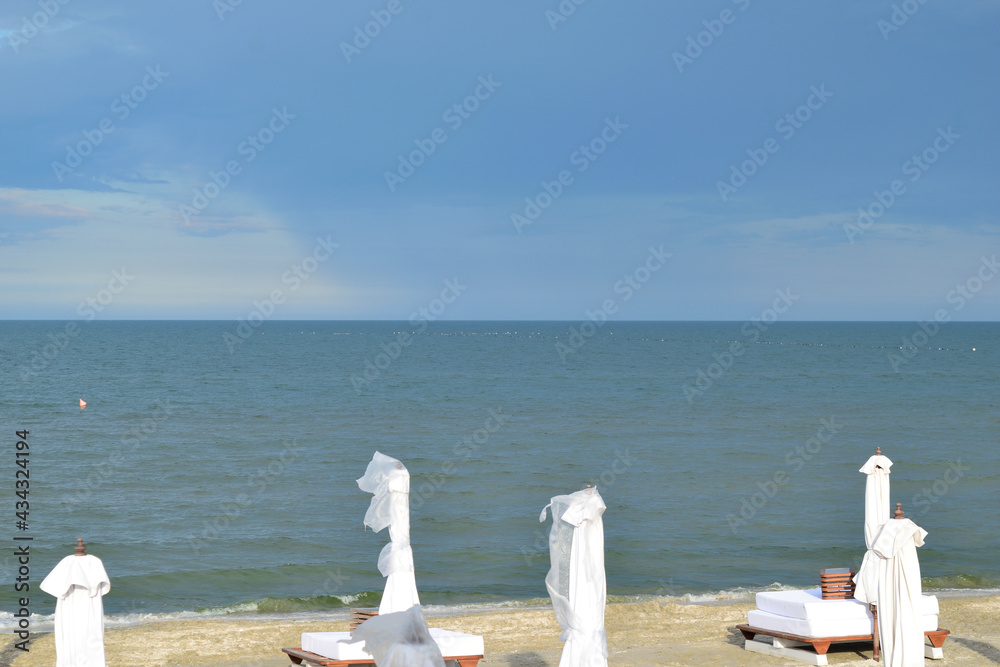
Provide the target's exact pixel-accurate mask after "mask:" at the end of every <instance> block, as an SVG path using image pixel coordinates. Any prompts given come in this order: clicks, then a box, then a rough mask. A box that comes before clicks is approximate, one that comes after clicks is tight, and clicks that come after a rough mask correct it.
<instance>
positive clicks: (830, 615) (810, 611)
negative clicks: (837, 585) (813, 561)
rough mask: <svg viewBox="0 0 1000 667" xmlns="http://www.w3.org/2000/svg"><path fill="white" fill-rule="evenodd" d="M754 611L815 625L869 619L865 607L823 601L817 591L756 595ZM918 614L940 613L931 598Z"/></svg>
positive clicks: (925, 598)
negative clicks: (806, 620)
mask: <svg viewBox="0 0 1000 667" xmlns="http://www.w3.org/2000/svg"><path fill="white" fill-rule="evenodd" d="M757 609H759V610H761V611H766V612H769V613H772V614H777V615H778V616H787V617H789V618H798V619H808V620H815V621H823V620H837V619H856V620H858V619H862V618H867V619H870V618H871V613H870V612H869V611H868V605H867V604H865V603H864V602H861V601H860V600H854V599H850V600H824V599H823V597H822V594H821V591H820V589H818V588H810V589H808V590H804V591H769V592H766V593H757ZM920 611H921V612H922V613H923V614H924V615H937V614H938V613H940V611H939V608H938V600H937V597H936V596H934V595H925V596H923V600H922V601H921V609H920Z"/></svg>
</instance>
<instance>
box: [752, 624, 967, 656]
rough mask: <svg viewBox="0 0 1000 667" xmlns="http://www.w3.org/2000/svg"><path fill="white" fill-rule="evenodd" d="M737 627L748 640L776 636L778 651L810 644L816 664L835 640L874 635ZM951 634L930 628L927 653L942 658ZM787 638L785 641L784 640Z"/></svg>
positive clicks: (867, 639)
mask: <svg viewBox="0 0 1000 667" xmlns="http://www.w3.org/2000/svg"><path fill="white" fill-rule="evenodd" d="M736 628H737V629H738V630H739V631H740V632H742V633H743V637H744V639H746V640H747V642H748V643H749V642H751V641H752V640H753V638H754V636H755V635H766V636H768V637H774V638H775V640H776V641H775V649H777V650H778V651H780V650H783V649H792V647H791V646H788V645H787V643H786V641H787V642H798V643H801V644H808V645H810V646H812V647H813V648H814V649H815V650H816V657H817V661H815V662H813V664H815V665H825V664H827V662H826V652H827V651H828V650H829V649H830V644H832V643H834V642H873V641H874V635H871V634H867V635H855V636H851V637H821V638H817V637H803V636H802V635H793V634H790V633H787V632H778V631H777V630H764V629H763V628H755V627H753V626H751V625H747V624H746V623H741V624H739V625H737V626H736ZM949 634H951V632H950V631H949V630H945V629H944V628H939V629H937V630H928V631H927V632H925V633H924V635H925V636H926V637H927V638H928V639H930V641H931V645H930V646H926V647H925V655H926V656H927V657H929V658H934V659H938V660H940V659H941V657H942V656H941V654H940V651H941V647H942V646H944V640H945V639H947V638H948V635H949ZM783 640H785V641H783ZM798 653H805V652H804V651H798ZM785 657H789V658H795V657H796V656H795V655H792V654H789V655H785Z"/></svg>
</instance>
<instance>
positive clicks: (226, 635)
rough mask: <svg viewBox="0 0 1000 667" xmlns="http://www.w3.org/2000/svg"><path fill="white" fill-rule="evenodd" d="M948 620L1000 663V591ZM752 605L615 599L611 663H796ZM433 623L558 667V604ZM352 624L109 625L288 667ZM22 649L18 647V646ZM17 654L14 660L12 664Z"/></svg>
mask: <svg viewBox="0 0 1000 667" xmlns="http://www.w3.org/2000/svg"><path fill="white" fill-rule="evenodd" d="M940 603H941V617H940V618H941V626H942V627H944V628H947V629H949V630H951V632H952V634H951V636H950V637H949V638H948V640H947V641H946V642H945V645H944V655H945V659H944V660H942V661H928V664H929V665H942V666H944V665H996V664H998V663H1000V622H998V619H1000V596H970V597H944V596H942V597H941V599H940ZM752 608H753V604H752V603H751V602H749V601H748V602H735V603H733V602H730V603H714V604H713V603H710V604H677V603H675V602H667V601H663V602H660V601H650V602H643V603H636V604H611V605H609V606H608V609H607V622H606V625H607V633H608V652H609V656H608V663H609V665H619V666H622V667H625V666H629V667H631V666H636V667H638V666H640V665H643V666H645V665H750V666H755V665H761V666H763V665H792V664H796V663H794V662H791V661H788V660H782V659H778V658H772V657H766V656H761V655H757V654H754V653H749V652H747V651H745V650H743V637H742V635H741V634H740V633H739V631H737V630H736V629H735V627H734V626H735V625H736V624H737V623H742V622H745V620H746V613H747V611H748V610H749V609H752ZM428 620H429V623H430V625H432V626H435V627H441V628H446V629H450V630H460V631H462V632H470V633H475V634H481V635H483V637H484V638H485V641H486V657H485V658H484V659H483V660H482V661H481V662H480V663H479V664H480V665H482V667H493V666H500V665H503V666H504V667H547V666H551V667H555V665H557V664H558V663H559V654H560V651H561V647H562V645H561V643H560V642H559V640H558V637H559V626H558V625H557V624H556V622H555V618H554V617H553V614H552V611H551V610H550V609H514V610H498V611H490V612H486V613H471V614H457V615H447V616H429V618H428ZM346 629H347V622H346V621H340V622H294V621H287V622H286V621H254V620H252V619H247V618H245V617H244V618H240V619H212V620H193V621H170V622H163V623H152V624H147V625H139V626H133V627H128V628H116V629H110V630H108V632H107V635H106V639H105V644H106V648H107V658H108V665H110V666H113V667H129V666H132V665H135V666H136V667H138V666H140V665H176V666H181V665H206V666H207V665H210V666H213V667H237V666H241V667H242V666H247V667H249V666H259V667H265V666H266V667H272V666H273V667H281V666H284V665H288V664H290V662H289V661H288V660H287V659H286V658H285V656H284V654H282V653H281V651H280V649H281V648H282V647H296V646H299V635H300V634H301V633H302V632H320V631H334V630H346ZM18 653H19V652H18ZM828 655H829V659H830V664H833V665H839V664H858V663H860V662H861V661H862V660H863V659H864V658H868V659H870V658H871V647H870V646H867V647H866V646H864V645H859V644H854V645H840V646H837V645H835V646H834V647H832V648H831V649H830V652H829V654H828ZM12 658H13V662H12V663H10V662H9V661H10V660H11V659H12ZM0 663H2V664H12V665H13V666H14V667H34V666H38V667H42V666H45V667H51V666H52V665H54V664H55V648H54V643H53V638H52V635H51V634H46V635H39V636H36V640H35V641H34V642H33V644H32V646H31V652H30V653H28V654H23V653H22V654H20V655H17V656H15V655H14V654H13V653H12V652H11V647H8V648H7V649H6V650H5V651H4V652H3V654H2V655H0Z"/></svg>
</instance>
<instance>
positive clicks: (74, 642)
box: [38, 540, 111, 667]
mask: <svg viewBox="0 0 1000 667" xmlns="http://www.w3.org/2000/svg"><path fill="white" fill-rule="evenodd" d="M80 542H81V543H82V540H80ZM78 549H79V550H80V551H81V552H82V546H81V547H78ZM38 587H39V588H41V589H42V590H43V591H45V592H46V593H48V594H49V595H52V596H54V597H55V598H56V619H55V632H54V633H53V634H54V635H55V640H56V667H104V666H105V665H106V664H107V663H106V662H105V658H104V601H103V600H102V596H103V595H104V594H105V593H107V592H108V591H109V590H111V581H110V580H109V579H108V573H107V572H105V571H104V563H102V562H101V559H100V558H98V557H97V556H90V555H88V554H85V553H78V554H74V555H72V556H66V557H65V558H63V559H62V560H61V561H59V563H58V564H57V565H56V566H55V567H54V568H53V569H52V571H51V572H49V574H48V576H46V577H45V579H43V580H42V583H41V584H39V586H38Z"/></svg>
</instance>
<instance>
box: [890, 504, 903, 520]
mask: <svg viewBox="0 0 1000 667" xmlns="http://www.w3.org/2000/svg"><path fill="white" fill-rule="evenodd" d="M892 518H893V519H902V518H903V503H896V511H895V512H893V513H892Z"/></svg>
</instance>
